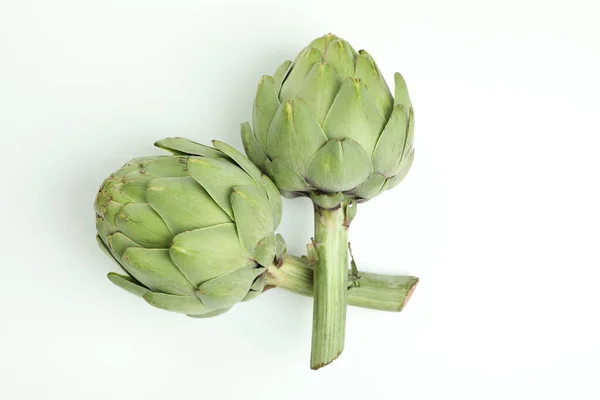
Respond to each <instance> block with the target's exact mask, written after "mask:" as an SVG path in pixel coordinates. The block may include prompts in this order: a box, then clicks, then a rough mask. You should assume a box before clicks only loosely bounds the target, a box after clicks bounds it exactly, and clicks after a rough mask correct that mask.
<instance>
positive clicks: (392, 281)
mask: <svg viewBox="0 0 600 400" xmlns="http://www.w3.org/2000/svg"><path fill="white" fill-rule="evenodd" d="M349 273H350V271H349ZM313 282H314V281H313V269H312V267H311V266H310V265H308V262H307V261H306V259H305V258H300V257H295V256H291V255H286V256H285V257H284V258H283V261H282V262H281V264H279V265H276V264H272V265H270V266H269V267H268V268H267V274H266V276H265V284H266V285H267V286H271V287H279V288H282V289H286V290H289V291H291V292H294V293H296V294H301V295H304V296H310V297H312V296H313V291H314V286H313ZM358 282H359V285H354V286H350V288H349V289H348V304H349V305H351V306H356V307H363V308H371V309H373V310H380V311H394V312H399V311H402V309H403V308H404V306H405V305H406V303H407V302H408V300H409V299H410V296H411V294H412V292H413V291H414V289H415V287H416V285H417V283H418V282H419V279H418V278H416V277H414V276H401V275H383V274H372V273H368V272H361V273H360V277H359V278H358Z"/></svg>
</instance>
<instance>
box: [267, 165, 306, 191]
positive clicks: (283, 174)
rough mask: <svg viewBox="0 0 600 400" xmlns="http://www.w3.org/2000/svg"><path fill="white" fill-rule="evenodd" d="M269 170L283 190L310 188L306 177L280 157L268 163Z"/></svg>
mask: <svg viewBox="0 0 600 400" xmlns="http://www.w3.org/2000/svg"><path fill="white" fill-rule="evenodd" d="M267 172H268V173H269V176H271V177H272V178H273V180H274V181H275V184H276V185H277V187H278V188H279V190H281V191H284V192H302V191H308V190H309V189H310V186H309V185H308V184H307V183H306V181H305V180H304V178H303V177H302V176H301V175H300V174H299V173H298V172H296V171H294V170H293V169H292V167H290V166H289V165H288V164H286V163H285V162H284V161H283V160H281V159H279V158H275V159H274V160H273V161H271V162H270V163H267Z"/></svg>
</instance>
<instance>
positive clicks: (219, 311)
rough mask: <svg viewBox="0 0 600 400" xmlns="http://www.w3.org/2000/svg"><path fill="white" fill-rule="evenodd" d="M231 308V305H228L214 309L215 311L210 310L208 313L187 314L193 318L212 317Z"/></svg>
mask: <svg viewBox="0 0 600 400" xmlns="http://www.w3.org/2000/svg"><path fill="white" fill-rule="evenodd" d="M229 310H231V307H227V308H220V309H218V310H213V311H209V312H207V313H204V314H196V315H194V314H187V316H188V317H191V318H212V317H216V316H218V315H221V314H225V313H226V312H227V311H229Z"/></svg>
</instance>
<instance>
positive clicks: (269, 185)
mask: <svg viewBox="0 0 600 400" xmlns="http://www.w3.org/2000/svg"><path fill="white" fill-rule="evenodd" d="M157 146H159V147H162V148H165V149H167V150H170V151H172V152H173V153H175V155H172V156H155V157H145V158H137V159H134V160H132V161H130V162H128V163H127V164H125V165H124V166H123V167H122V168H121V169H120V170H118V171H117V172H116V173H114V174H112V175H111V176H110V177H109V178H108V179H106V180H105V181H104V183H103V184H102V186H101V187H100V190H99V192H98V195H97V197H96V201H95V210H96V215H97V224H96V226H97V231H98V239H99V243H100V244H101V246H102V247H103V248H104V249H105V250H107V252H108V253H109V254H110V255H111V256H112V257H114V259H115V260H116V261H117V262H118V263H119V264H120V265H121V266H122V267H123V269H124V270H125V272H126V273H127V275H119V274H114V273H111V274H109V278H110V280H111V281H112V282H113V283H115V284H116V285H118V286H120V287H122V288H123V289H126V290H128V291H130V292H131V293H134V294H136V295H138V296H141V297H143V298H144V299H145V300H146V301H147V302H148V303H150V304H151V305H153V306H156V307H158V308H162V309H165V310H170V311H174V312H179V313H185V314H188V315H190V316H195V317H208V316H214V315H219V314H222V313H224V312H226V311H227V310H229V309H230V308H231V307H232V306H233V305H234V304H236V303H237V302H239V301H243V300H248V299H251V298H253V297H255V296H256V295H257V294H260V293H261V292H262V291H263V288H264V276H265V274H264V272H265V270H266V267H267V266H269V265H271V264H272V263H273V262H274V260H275V259H276V257H277V256H278V257H279V258H281V256H282V253H283V249H284V243H283V239H282V238H281V236H280V235H277V236H276V235H275V234H274V231H275V229H276V228H277V226H278V225H279V222H280V220H281V198H280V195H279V193H278V191H277V188H276V187H275V185H274V184H273V182H271V180H270V179H269V178H267V177H266V176H264V175H262V174H261V173H260V171H259V170H258V169H257V168H256V167H255V166H254V165H252V163H251V162H250V161H249V160H248V159H247V158H245V157H244V156H243V155H242V154H240V153H239V152H237V151H236V150H235V149H233V148H232V147H230V146H228V145H226V144H225V143H222V142H218V141H215V142H214V146H215V148H210V147H206V146H202V145H200V144H197V143H193V142H190V141H187V140H185V139H181V138H171V139H165V140H162V141H159V142H157Z"/></svg>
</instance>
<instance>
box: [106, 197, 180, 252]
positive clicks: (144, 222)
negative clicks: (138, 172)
mask: <svg viewBox="0 0 600 400" xmlns="http://www.w3.org/2000/svg"><path fill="white" fill-rule="evenodd" d="M115 225H116V227H117V229H118V230H119V231H121V232H123V234H125V235H126V236H128V237H129V238H130V239H131V240H133V241H134V242H136V243H139V244H140V245H141V246H143V247H148V248H167V247H169V244H170V243H171V238H172V237H173V235H172V234H171V232H170V231H169V228H167V226H166V225H165V223H164V221H163V220H162V218H160V216H159V215H158V214H157V213H156V212H155V211H154V210H153V209H152V207H150V205H149V204H146V203H129V204H125V205H124V206H123V207H121V211H120V212H119V214H117V215H116V216H115Z"/></svg>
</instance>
